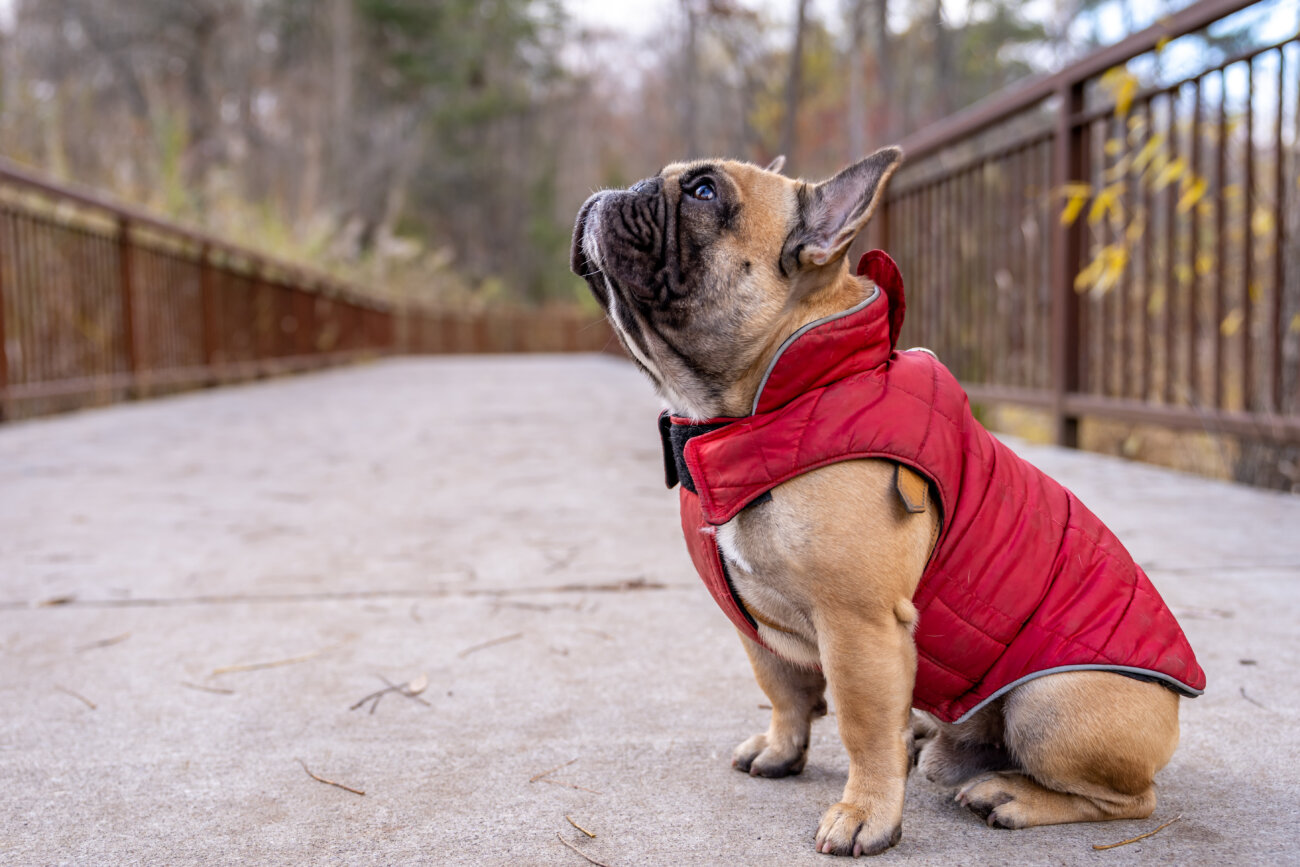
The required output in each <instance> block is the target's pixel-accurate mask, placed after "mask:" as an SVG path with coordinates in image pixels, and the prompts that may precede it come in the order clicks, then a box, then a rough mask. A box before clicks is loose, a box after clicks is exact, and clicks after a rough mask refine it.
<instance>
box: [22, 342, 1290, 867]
mask: <svg viewBox="0 0 1300 867" xmlns="http://www.w3.org/2000/svg"><path fill="white" fill-rule="evenodd" d="M654 413H655V401H654V399H653V397H652V396H651V395H650V393H649V389H648V387H647V386H646V385H645V384H644V383H643V382H642V381H641V379H640V376H639V375H638V374H637V373H636V372H635V371H634V370H633V369H632V368H631V367H630V366H628V365H626V364H624V363H622V362H619V361H617V360H614V359H610V358H606V357H598V356H569V357H534V358H520V357H515V358H491V357H489V358H474V359H470V358H436V359H419V360H404V359H396V360H390V361H385V362H382V363H376V364H373V365H369V366H365V367H357V368H350V369H345V370H335V371H331V372H327V373H320V374H314V375H310V376H303V377H299V378H294V379H284V380H276V381H268V382H263V383H259V384H254V385H249V386H241V387H232V388H227V389H222V390H216V391H210V392H205V393H194V394H189V395H184V396H180V397H174V398H169V399H164V400H157V401H152V402H146V403H137V404H131V405H123V406H117V407H112V408H108V409H103V410H96V411H91V412H85V413H80V414H75V415H69V416H64V417H58V418H51V419H46V420H39V421H31V422H24V423H18V424H12V425H8V426H3V427H0V863H4V864H65V863H66V864H87V865H91V864H95V865H102V864H134V863H140V864H168V865H175V864H213V863H231V864H233V863H252V864H308V863H346V864H372V863H373V864H402V863H411V864H414V863H484V864H573V865H581V864H583V863H585V862H584V861H583V860H582V858H581V857H580V856H579V855H578V854H575V852H573V851H571V850H570V849H569V848H566V847H565V846H564V845H563V844H562V843H561V840H560V839H557V835H558V837H559V838H561V839H562V840H563V841H565V842H568V843H570V844H571V845H572V846H574V847H576V848H577V849H579V850H581V852H583V853H585V854H586V855H587V856H589V857H590V858H592V859H595V860H596V861H599V862H603V863H605V864H609V865H623V864H712V863H717V864H774V865H775V864H814V863H817V864H826V863H830V862H829V861H827V860H826V856H819V855H815V854H814V853H813V852H812V835H813V832H814V830H815V829H816V825H817V822H818V819H819V817H820V815H821V813H822V811H823V810H824V809H825V808H826V807H827V806H829V805H830V804H831V803H833V802H834V801H836V800H837V799H838V796H839V793H840V789H841V787H842V785H843V782H844V777H845V774H846V771H847V759H846V757H845V754H844V751H843V749H842V747H841V746H840V743H839V738H838V736H837V734H836V732H835V727H834V718H833V717H830V718H828V719H825V720H821V721H819V722H818V723H817V724H816V725H815V726H814V735H813V737H814V740H813V745H812V753H811V757H810V760H809V764H808V768H807V770H806V771H805V772H804V774H803V775H802V776H801V777H798V778H794V779H790V780H777V781H768V780H759V779H751V778H749V777H747V776H744V775H741V774H739V773H737V772H735V771H733V770H731V769H730V767H729V766H728V756H729V754H730V750H731V748H732V747H733V746H734V744H736V743H737V742H738V741H739V740H741V739H742V738H744V737H747V736H748V735H750V734H752V733H753V732H756V731H759V730H761V729H762V728H764V727H765V725H766V712H765V711H763V710H761V709H760V708H759V704H760V703H762V702H763V701H764V697H763V696H762V694H761V693H760V691H759V690H758V687H757V686H756V685H754V683H753V681H752V679H751V676H750V673H749V671H748V665H747V663H746V661H745V659H744V654H743V652H742V650H741V648H740V646H739V643H738V642H737V641H736V639H735V636H734V634H733V633H732V631H731V629H730V627H729V626H728V624H727V623H726V621H725V619H724V618H723V617H722V616H721V614H719V613H718V612H717V611H716V610H715V608H714V606H713V604H712V603H711V602H710V600H709V599H708V597H707V595H706V593H705V591H704V589H703V587H702V586H700V584H699V582H698V580H696V579H695V578H694V577H693V574H692V572H691V569H690V565H689V562H688V560H687V558H686V555H685V551H684V549H683V546H682V543H681V541H680V538H679V535H678V533H679V531H678V528H677V517H676V498H675V495H673V494H670V493H668V492H667V491H665V490H664V489H663V487H662V484H661V483H660V472H661V471H660V458H659V453H658V447H657V443H656V438H655V434H654V426H653V417H654ZM1016 447H1017V449H1018V450H1020V451H1021V452H1022V453H1023V454H1025V455H1026V456H1027V457H1028V458H1029V459H1030V460H1032V461H1033V462H1035V463H1037V464H1038V465H1039V466H1041V467H1043V468H1044V469H1045V470H1047V471H1048V472H1050V473H1052V474H1054V475H1055V476H1057V477H1058V478H1059V479H1061V480H1062V481H1063V482H1064V483H1065V484H1066V485H1068V486H1069V487H1071V488H1073V489H1074V490H1075V491H1076V492H1077V493H1078V494H1079V495H1080V496H1081V497H1082V498H1083V499H1084V501H1085V502H1087V503H1088V504H1089V505H1090V506H1091V507H1092V508H1093V509H1094V510H1095V511H1096V512H1098V513H1099V514H1100V515H1101V516H1102V517H1103V519H1105V520H1107V521H1108V522H1109V523H1110V525H1111V526H1112V527H1113V528H1114V529H1115V530H1116V532H1117V533H1118V534H1119V536H1120V537H1121V539H1123V540H1124V541H1125V543H1126V544H1127V545H1128V546H1129V547H1130V549H1131V550H1132V551H1133V552H1134V554H1135V555H1136V557H1137V558H1138V559H1139V561H1140V562H1142V563H1143V564H1144V565H1145V566H1146V568H1147V569H1148V571H1149V572H1150V573H1151V575H1152V577H1153V579H1154V580H1155V582H1156V583H1157V585H1158V586H1159V588H1160V590H1161V592H1162V593H1163V594H1164V595H1165V598H1166V599H1167V600H1168V601H1169V602H1170V604H1171V605H1172V607H1173V608H1174V609H1175V611H1176V612H1177V613H1178V614H1179V616H1180V619H1181V620H1182V622H1183V624H1184V626H1185V628H1186V630H1187V632H1188V633H1189V635H1190V637H1191V640H1192V643H1193V645H1194V646H1195V647H1196V649H1197V651H1198V655H1199V657H1200V660H1201V662H1202V664H1203V665H1204V667H1205V669H1206V671H1207V674H1208V676H1209V690H1208V691H1207V693H1206V695H1205V696H1203V697H1201V698H1199V699H1196V700H1194V701H1190V702H1185V703H1184V705H1183V717H1182V718H1183V741H1182V746H1181V748H1180V749H1179V751H1178V753H1177V754H1176V756H1175V757H1174V760H1173V763H1172V764H1171V766H1170V767H1169V768H1167V769H1166V770H1165V771H1164V772H1163V773H1162V774H1161V776H1160V778H1159V779H1160V784H1161V802H1160V806H1159V807H1158V809H1157V812H1156V814H1155V816H1153V817H1152V818H1151V819H1150V820H1147V821H1141V822H1116V823H1110V824H1105V825H1073V826H1061V827H1053V828H1038V829H1031V830H1027V831H1020V832H1004V831H994V830H990V829H988V828H986V827H984V826H983V825H982V824H981V823H980V822H979V821H978V820H977V819H976V818H975V817H974V816H973V815H971V814H969V813H967V812H966V811H964V810H963V809H961V808H959V807H957V806H956V805H955V804H953V803H952V802H951V801H950V800H948V799H947V798H946V797H945V796H944V794H943V793H942V792H941V791H940V790H939V789H938V788H937V787H935V786H933V785H931V784H929V783H928V782H926V781H924V780H920V779H915V778H914V779H913V780H912V781H911V782H910V783H909V789H908V802H907V810H906V814H905V820H904V836H903V841H902V843H901V844H900V845H899V846H898V847H897V848H896V849H894V850H892V851H891V852H890V853H888V854H886V855H884V856H882V857H881V858H880V860H879V863H882V864H888V863H901V862H906V863H914V864H943V865H945V867H955V865H961V864H994V863H1017V864H1103V863H1104V864H1131V863H1139V862H1140V863H1144V864H1146V863H1160V864H1180V865H1186V864H1219V863H1233V864H1295V863H1300V843H1298V842H1297V841H1298V840H1300V783H1298V777H1300V772H1298V771H1297V769H1298V768H1300V726H1297V723H1296V719H1297V716H1298V715H1300V678H1297V676H1296V672H1297V671H1298V670H1300V626H1298V624H1300V497H1295V496H1288V495H1283V494H1276V493H1270V492H1265V491H1258V490H1250V489H1247V488H1243V487H1238V486H1233V485H1229V484H1225V483H1221V482H1214V481H1207V480H1204V479H1200V478H1194V477H1190V476H1185V475H1178V474H1175V473H1171V472H1167V471H1163V470H1159V469H1154V468H1151V467H1146V466H1140V465H1134V464H1128V463H1123V462H1119V461H1116V460H1113V459H1109V458H1103V457H1098V456H1094V455H1088V454H1081V453H1075V452H1068V451H1063V450H1058V449H1055V448H1046V447H1029V446H1023V445H1019V444H1017V445H1016ZM422 674H423V675H427V678H428V687H427V688H426V689H425V690H424V691H423V692H422V693H420V695H419V696H418V698H419V699H420V701H419V702H417V701H416V700H414V699H413V698H410V697H406V696H403V695H399V694H389V695H387V696H384V697H383V698H382V699H381V700H380V701H379V703H378V704H377V705H376V706H374V707H373V709H372V707H371V705H369V704H366V705H362V706H360V707H358V708H357V709H355V710H353V709H350V708H351V707H352V706H353V705H354V704H355V703H356V702H358V700H360V699H362V698H363V697H365V696H366V695H367V694H370V693H373V692H374V691H375V690H376V689H380V688H382V687H383V686H384V683H383V681H381V679H380V678H387V679H388V680H389V681H391V682H393V683H402V682H406V681H409V680H411V679H413V678H416V677H417V676H420V675H422ZM300 761H301V762H302V763H305V765H306V767H308V768H310V770H311V771H312V772H313V773H315V774H317V775H319V776H320V777H323V778H327V779H329V780H334V781H337V782H340V783H344V784H346V785H349V786H352V787H354V788H357V789H359V790H364V792H365V794H364V796H361V795H357V794H353V793H351V792H348V791H344V790H342V789H340V788H337V787H334V786H330V785H325V784H323V783H321V782H317V781H316V780H313V779H311V778H310V777H309V776H308V774H307V773H306V772H305V771H304V767H303V766H302V765H301V764H300ZM557 766H560V767H559V768H558V770H554V771H552V772H551V773H550V774H549V775H542V774H543V772H546V771H548V769H552V768H556V767H557ZM539 775H542V776H539ZM1175 816H1181V817H1182V819H1181V821H1179V822H1178V823H1176V824H1174V825H1172V826H1170V827H1168V828H1166V829H1165V830H1163V831H1161V832H1160V833H1158V834H1156V835H1155V836H1153V837H1150V838H1148V839H1146V840H1143V841H1140V842H1137V843H1133V844H1131V845H1127V846H1123V847H1120V848H1117V849H1111V850H1108V851H1094V850H1093V848H1092V844H1094V843H1109V842H1117V841H1120V840H1124V839H1126V838H1130V837H1133V836H1136V835H1138V834H1140V833H1143V832H1145V831H1149V830H1151V829H1152V828H1154V827H1156V826H1157V825H1159V824H1160V823H1162V822H1164V821H1166V820H1168V819H1172V818H1174V817H1175ZM566 817H571V818H572V820H573V821H574V822H576V823H577V824H579V825H581V826H583V827H585V828H587V829H589V830H590V831H592V832H594V833H595V834H596V836H595V838H594V839H592V838H588V837H586V836H584V835H583V834H582V833H581V832H580V831H578V830H577V829H575V828H574V827H573V825H571V824H570V822H569V821H568V820H567V818H566Z"/></svg>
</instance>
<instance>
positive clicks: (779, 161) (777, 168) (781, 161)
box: [767, 154, 785, 175]
mask: <svg viewBox="0 0 1300 867" xmlns="http://www.w3.org/2000/svg"><path fill="white" fill-rule="evenodd" d="M783 168H785V154H781V155H780V156H779V157H777V158H776V159H774V160H772V161H771V162H770V163H768V164H767V170H768V171H769V172H776V173H777V174H778V175H779V174H781V169H783Z"/></svg>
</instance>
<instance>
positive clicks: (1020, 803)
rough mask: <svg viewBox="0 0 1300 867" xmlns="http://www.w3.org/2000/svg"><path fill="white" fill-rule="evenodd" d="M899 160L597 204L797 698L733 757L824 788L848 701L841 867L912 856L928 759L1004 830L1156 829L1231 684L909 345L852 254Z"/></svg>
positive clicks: (718, 584) (778, 664)
mask: <svg viewBox="0 0 1300 867" xmlns="http://www.w3.org/2000/svg"><path fill="white" fill-rule="evenodd" d="M901 159H902V155H901V152H900V151H899V150H897V149H895V148H887V149H884V150H880V151H878V152H876V153H874V154H872V155H870V156H868V157H866V158H865V159H863V160H861V161H859V162H857V163H855V164H854V165H852V166H849V167H848V168H846V169H844V170H843V171H842V172H840V173H839V174H837V175H835V176H834V177H832V178H830V179H828V180H826V181H823V182H821V183H808V182H804V181H801V180H795V179H791V178H788V177H785V176H784V175H782V174H781V173H780V168H781V165H780V160H779V159H778V161H777V162H776V163H774V164H772V165H769V166H768V167H767V168H763V167H760V166H757V165H753V164H750V163H745V162H739V161H733V160H702V161H693V162H681V163H673V164H671V165H668V166H666V167H665V168H664V169H663V170H662V171H660V172H659V174H658V175H655V176H654V177H651V178H647V179H646V180H643V181H640V182H639V183H637V184H635V185H633V186H632V187H630V188H629V189H627V190H606V191H603V192H599V193H597V194H595V195H593V196H592V197H591V198H590V199H588V200H587V201H586V203H585V204H584V205H583V206H582V208H581V210H580V212H579V214H578V218H577V223H576V226H575V229H574V235H573V245H572V251H571V267H572V268H573V270H574V271H575V272H576V273H577V274H579V275H580V276H582V277H583V278H585V279H586V281H587V282H588V284H589V286H590V288H591V291H592V292H593V294H594V295H595V297H596V299H597V301H598V302H599V303H600V305H601V306H602V308H603V309H604V311H605V313H606V316H607V318H608V319H609V321H610V323H611V324H612V326H613V329H614V331H615V333H616V334H617V335H618V337H619V339H620V340H621V341H622V343H623V346H624V347H625V348H626V350H627V353H628V355H629V357H630V358H631V359H632V361H633V362H635V364H636V365H637V366H638V367H639V368H640V369H641V370H642V371H643V372H644V373H645V374H646V375H647V376H648V377H649V378H650V379H651V381H652V382H653V384H654V386H655V388H656V389H657V390H658V393H659V394H660V396H661V397H662V398H663V399H664V401H665V402H666V403H667V404H668V406H669V411H668V412H667V413H666V414H665V415H664V416H661V419H660V427H661V434H662V436H663V441H664V444H665V468H666V473H667V476H668V483H669V486H670V487H671V486H673V484H674V483H675V482H679V481H680V483H681V485H682V488H681V493H680V496H681V503H682V520H683V532H684V534H685V536H686V539H687V546H688V549H689V550H690V552H691V555H692V559H693V561H694V562H695V565H696V567H697V569H698V570H699V572H700V574H701V577H702V578H703V579H704V581H705V583H706V585H707V586H708V587H709V589H710V592H711V593H712V594H713V596H714V598H715V599H716V600H717V601H718V602H719V604H720V605H721V606H722V608H723V609H724V611H725V612H726V613H727V614H728V616H729V617H730V618H731V619H732V621H733V623H735V624H736V626H737V630H738V632H739V633H740V635H741V641H742V643H743V645H744V647H745V651H746V652H747V654H748V656H749V660H750V663H751V665H752V667H753V670H754V675H755V677H756V679H757V681H758V683H759V686H760V687H761V688H762V689H763V691H764V693H766V694H767V696H768V698H769V700H770V701H771V705H772V717H771V722H770V724H769V726H768V728H767V731H765V732H762V733H759V734H755V735H754V736H752V737H750V738H748V739H747V740H745V741H743V742H742V743H740V745H739V746H737V747H736V748H735V751H734V753H733V756H732V764H733V766H734V767H735V768H737V769H738V770H740V771H744V772H747V773H749V774H751V775H754V776H759V777H782V776H786V775H789V774H798V773H800V772H801V771H802V770H803V768H804V766H805V763H806V761H807V757H808V743H809V731H810V726H811V721H812V720H813V719H814V718H815V717H817V716H819V715H821V714H824V713H825V712H826V709H827V704H826V695H827V692H828V691H829V696H830V698H831V700H832V701H833V703H834V707H835V709H836V716H837V722H838V725H839V732H840V736H841V738H842V740H843V742H844V746H845V748H846V751H847V752H848V756H849V774H848V780H847V783H846V785H845V787H844V793H843V796H842V797H841V800H840V801H839V803H836V804H834V805H832V806H831V807H829V808H828V809H827V810H826V812H825V814H824V815H823V818H822V820H821V823H820V825H819V827H818V828H817V831H816V836H815V838H814V845H815V848H816V850H817V851H818V852H823V853H829V854H836V855H854V856H857V855H860V854H861V855H872V854H877V853H879V852H883V851H885V850H887V849H888V848H890V847H892V846H894V845H895V844H897V843H898V841H899V839H900V837H901V833H902V814H903V791H904V786H905V783H906V779H907V776H908V774H909V773H910V771H911V769H912V767H914V766H915V767H918V768H919V770H920V772H921V773H924V774H925V775H926V776H927V777H929V778H930V779H931V780H933V781H936V782H938V783H939V784H942V785H944V786H948V787H951V788H952V789H953V790H954V791H955V793H956V798H957V800H958V801H959V802H960V803H961V804H964V805H965V806H967V807H969V808H970V809H971V810H972V811H974V812H975V813H976V814H978V815H979V816H981V817H983V818H984V819H985V820H986V821H987V823H988V824H989V825H990V826H993V827H999V828H1027V827H1031V826H1035V825H1045V824H1054V823H1064V822H1085V821H1100V820H1107V819H1131V818H1144V817H1147V816H1149V815H1150V814H1151V812H1152V811H1153V809H1154V807H1155V803H1156V796H1155V790H1154V786H1153V777H1154V775H1155V773H1156V772H1157V771H1158V770H1160V769H1161V768H1162V767H1164V766H1165V765H1166V764H1167V763H1168V762H1169V760H1170V758H1171V756H1172V755H1173V752H1174V749H1175V747H1176V745H1177V743H1178V731H1179V729H1178V708H1179V701H1180V696H1194V695H1197V694H1199V692H1200V691H1201V690H1202V689H1203V687H1204V674H1203V673H1202V672H1201V670H1200V668H1199V667H1198V666H1197V664H1196V661H1195V658H1194V655H1193V654H1192V651H1191V648H1190V646H1188V645H1187V643H1186V640H1185V638H1184V637H1183V636H1182V633H1181V631H1180V630H1179V628H1178V626H1177V623H1176V621H1174V619H1173V616H1172V614H1170V613H1169V612H1168V609H1167V608H1166V607H1165V606H1164V604H1163V602H1161V601H1160V599H1159V595H1158V594H1157V593H1156V592H1155V590H1154V588H1152V587H1151V586H1150V584H1149V581H1148V580H1147V579H1146V576H1145V575H1144V574H1143V573H1142V572H1141V569H1140V568H1138V567H1137V566H1136V565H1135V564H1133V563H1132V559H1131V557H1129V556H1128V554H1127V552H1126V551H1124V550H1123V547H1122V545H1120V544H1119V542H1118V540H1115V539H1114V537H1113V536H1111V535H1110V534H1109V531H1108V530H1106V529H1105V528H1104V526H1103V525H1101V523H1100V521H1099V520H1097V519H1096V518H1095V516H1092V515H1091V513H1090V512H1087V510H1086V509H1085V508H1084V507H1083V506H1082V504H1080V503H1078V501H1077V500H1076V499H1075V498H1074V497H1073V495H1072V494H1070V493H1069V492H1068V491H1066V490H1065V489H1064V488H1062V487H1060V486H1059V485H1057V484H1056V483H1055V482H1052V481H1051V480H1050V479H1047V477H1046V476H1044V475H1043V474H1042V473H1041V472H1039V471H1038V470H1036V469H1035V468H1033V467H1032V466H1030V465H1029V464H1027V463H1025V462H1023V461H1021V460H1020V459H1019V458H1016V457H1015V456H1014V455H1013V454H1012V453H1011V452H1010V451H1009V449H1007V448H1006V447H1005V446H1003V445H1001V444H1000V443H998V442H997V441H996V440H994V439H993V438H992V437H991V436H990V435H988V433H987V432H986V431H984V429H983V428H982V427H980V426H979V425H978V423H977V422H975V421H974V419H973V418H972V417H971V416H970V411H969V404H968V401H967V400H966V396H965V393H964V392H963V391H962V390H961V388H960V386H959V385H957V384H956V381H955V380H953V379H952V378H951V374H949V373H948V372H947V370H946V368H943V367H942V365H941V364H940V363H939V362H938V360H937V359H936V358H934V357H933V354H932V353H928V350H927V351H899V350H898V349H897V348H896V347H895V345H894V341H895V340H896V339H897V334H898V328H899V327H901V324H902V316H903V310H904V307H905V303H904V299H903V291H902V281H901V276H900V275H899V274H898V272H897V269H896V266H894V265H893V263H892V260H889V259H888V256H886V255H884V254H883V253H879V252H876V253H872V254H868V255H867V256H866V257H864V258H863V262H862V264H861V265H860V266H859V268H858V271H857V273H854V272H852V271H851V270H850V268H849V263H848V262H847V253H848V250H849V246H850V245H851V244H852V242H853V241H854V240H855V239H856V238H857V236H858V235H859V233H860V232H861V231H862V230H863V228H864V227H865V226H866V224H867V222H868V220H869V219H870V218H871V215H872V212H873V210H874V209H875V207H876V204H877V203H878V202H879V201H880V197H881V195H882V191H883V190H884V188H885V185H886V183H887V181H888V179H889V177H890V175H891V174H892V173H893V172H894V170H895V169H896V168H897V167H898V165H899V164H900V161H901ZM1008 552H1013V553H1014V556H1013V557H1012V556H1010V555H1009V553H1008ZM972 588H973V589H972ZM1016 606H1021V607H1022V608H1023V609H1024V610H1023V611H1022V610H1021V609H1019V608H1016ZM1025 612H1029V613H1025ZM1022 617H1023V618H1025V619H1024V621H1023V622H1020V619H1021V618H1022ZM1106 636H1109V637H1106Z"/></svg>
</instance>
